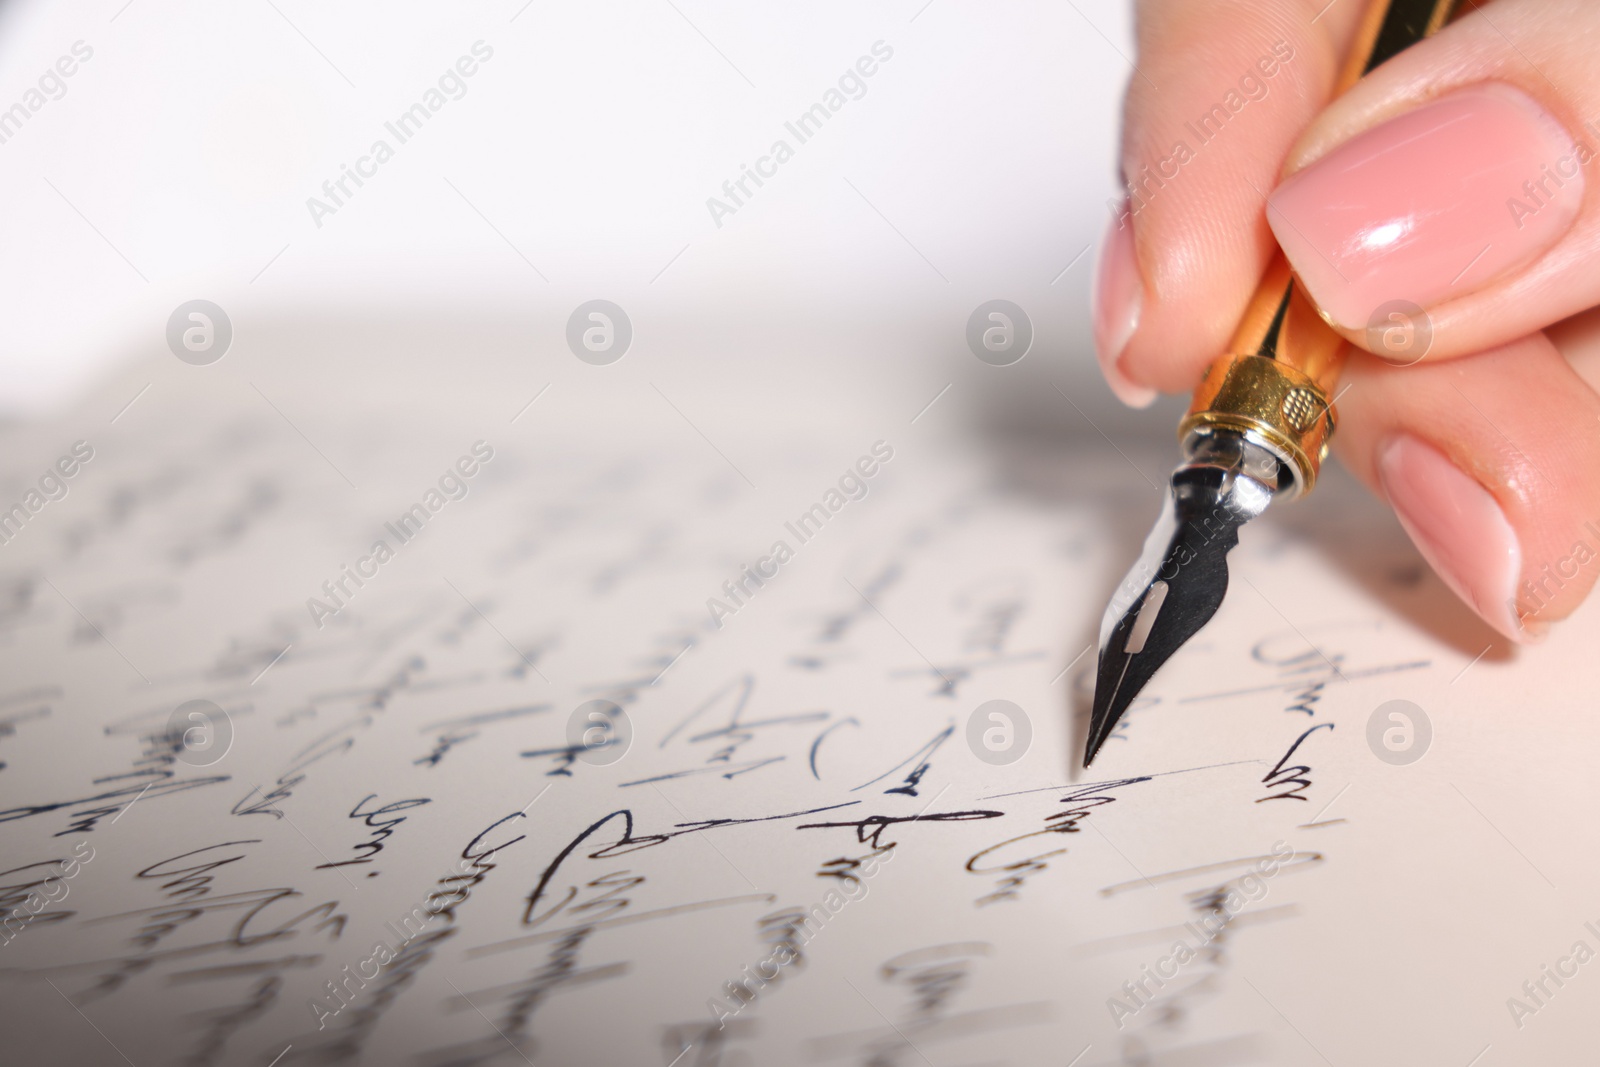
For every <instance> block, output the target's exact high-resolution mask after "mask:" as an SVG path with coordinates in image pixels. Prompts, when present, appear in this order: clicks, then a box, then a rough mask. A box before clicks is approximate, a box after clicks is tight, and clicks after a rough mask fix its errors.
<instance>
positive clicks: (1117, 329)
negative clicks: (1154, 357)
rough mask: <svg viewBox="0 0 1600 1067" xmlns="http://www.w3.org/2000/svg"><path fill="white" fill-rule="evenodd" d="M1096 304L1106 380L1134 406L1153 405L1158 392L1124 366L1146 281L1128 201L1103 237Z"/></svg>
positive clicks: (1098, 351) (1097, 337)
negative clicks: (1131, 376) (1123, 360)
mask: <svg viewBox="0 0 1600 1067" xmlns="http://www.w3.org/2000/svg"><path fill="white" fill-rule="evenodd" d="M1093 302H1094V347H1095V356H1096V358H1097V359H1098V360H1099V362H1100V371H1101V373H1102V374H1103V375H1105V379H1106V384H1107V385H1109V386H1110V387H1111V392H1112V393H1114V394H1115V395H1116V397H1117V399H1118V400H1120V401H1122V402H1123V403H1124V404H1127V405H1128V406H1129V407H1133V408H1145V407H1149V406H1150V405H1151V404H1152V403H1154V402H1155V399H1156V391H1155V390H1154V389H1151V388H1149V387H1148V386H1145V385H1141V384H1139V383H1137V382H1135V381H1134V380H1133V379H1132V378H1130V377H1129V376H1128V374H1127V373H1126V371H1125V370H1124V369H1123V367H1122V354H1123V353H1124V352H1126V351H1127V348H1128V342H1129V341H1131V340H1132V339H1133V335H1134V333H1135V332H1136V331H1137V330H1138V329H1139V318H1140V315H1141V314H1142V312H1143V309H1144V280H1143V278H1142V277H1141V276H1140V273H1139V258H1138V253H1137V251H1136V249H1135V248H1134V243H1133V215H1132V213H1131V212H1130V211H1129V210H1128V204H1127V201H1126V200H1124V201H1123V207H1122V210H1121V211H1120V212H1118V213H1117V214H1116V215H1115V216H1113V217H1112V219H1111V221H1110V222H1109V223H1108V224H1107V226H1106V232H1105V236H1104V237H1102V238H1101V240H1100V253H1099V262H1098V264H1097V265H1096V267H1095V280H1094V296H1093Z"/></svg>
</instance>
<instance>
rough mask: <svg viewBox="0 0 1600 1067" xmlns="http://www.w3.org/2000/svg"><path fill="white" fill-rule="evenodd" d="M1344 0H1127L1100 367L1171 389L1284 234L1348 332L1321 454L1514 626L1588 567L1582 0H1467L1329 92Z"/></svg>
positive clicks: (1591, 116) (1191, 378)
mask: <svg viewBox="0 0 1600 1067" xmlns="http://www.w3.org/2000/svg"><path fill="white" fill-rule="evenodd" d="M1325 4H1326V6H1324V5H1325ZM1363 6H1364V4H1363V3H1362V2H1361V0H1334V2H1332V3H1328V2H1327V0H1141V2H1140V3H1139V6H1138V42H1139V51H1138V55H1137V57H1135V62H1136V63H1137V70H1136V71H1135V72H1134V74H1133V76H1132V79H1131V81H1130V84H1129V88H1128V97H1127V101H1126V108H1125V114H1124V123H1123V138H1122V151H1121V161H1122V170H1123V177H1124V179H1125V184H1126V186H1127V189H1128V192H1129V202H1128V204H1127V205H1125V206H1124V209H1123V210H1122V212H1121V213H1120V214H1118V215H1117V217H1114V218H1113V219H1112V222H1111V225H1110V228H1109V230H1108V232H1107V236H1106V239H1105V243H1104V245H1103V246H1102V250H1101V262H1100V268H1099V276H1098V280H1097V285H1096V298H1095V299H1096V308H1095V334H1096V337H1095V340H1096V344H1097V346H1098V349H1099V355H1100V361H1101V366H1102V367H1103V369H1104V370H1105V374H1106V377H1107V379H1108V380H1109V381H1110V382H1111V385H1112V388H1113V390H1114V391H1115V392H1116V393H1117V395H1118V396H1119V397H1121V398H1122V399H1123V400H1124V401H1126V402H1128V403H1130V404H1135V405H1142V404H1145V403H1149V401H1150V400H1151V399H1153V397H1154V395H1155V390H1164V391H1171V392H1187V391H1189V390H1191V389H1193V387H1194V385H1195V383H1196V381H1197V380H1198V378H1199V375H1200V373H1201V371H1202V370H1203V369H1204V368H1205V367H1206V366H1207V365H1208V364H1209V363H1210V362H1211V361H1212V360H1213V359H1214V358H1216V357H1217V356H1218V355H1220V354H1221V353H1222V352H1223V351H1224V350H1225V349H1226V347H1227V344H1228V341H1229V338H1230V335H1231V333H1232V331H1233V328H1234V326H1235V325H1236V323H1237V321H1238V319H1239V316H1240V314H1241V313H1242V311H1243V310H1244V306H1245V302H1246V301H1247V300H1248V298H1249V296H1250V294H1251V292H1252V290H1253V289H1254V287H1255V283H1256V281H1257V279H1258V278H1259V276H1260V274H1261V272H1262V270H1263V268H1264V267H1265V266H1266V264H1267V262H1268V260H1269V259H1270V258H1271V256H1272V254H1273V251H1274V249H1275V248H1276V247H1277V246H1279V245H1281V246H1282V248H1283V250H1284V252H1285V253H1286V254H1287V255H1288V257H1289V260H1290V262H1291V263H1292V264H1293V266H1294V268H1295V271H1296V273H1297V274H1298V275H1299V277H1300V279H1301V280H1302V282H1303V283H1304V285H1305V287H1306V288H1307V289H1308V290H1309V292H1310V295H1311V296H1312V297H1313V298H1314V299H1315V300H1316V301H1317V303H1318V304H1319V305H1320V307H1321V308H1322V309H1323V311H1324V313H1325V314H1326V315H1327V316H1328V317H1329V318H1330V319H1331V321H1332V322H1333V323H1334V324H1335V326H1336V327H1337V328H1338V329H1339V331H1340V332H1341V333H1342V334H1343V335H1344V336H1345V337H1346V338H1348V339H1349V340H1350V341H1351V342H1352V343H1353V344H1355V345H1358V346H1360V347H1361V349H1363V351H1357V352H1355V353H1354V354H1353V355H1352V357H1351V359H1350V361H1349V364H1348V366H1347V369H1346V371H1345V376H1344V378H1343V380H1342V382H1341V384H1340V389H1341V390H1343V392H1342V395H1341V396H1340V398H1339V413H1340V426H1339V432H1338V435H1337V437H1336V439H1335V447H1336V449H1337V450H1338V452H1339V454H1340V456H1341V458H1342V459H1343V461H1344V462H1345V463H1346V464H1347V465H1348V466H1349V467H1350V468H1351V469H1353V470H1354V471H1355V472H1356V474H1357V475H1359V476H1360V477H1361V478H1362V479H1363V480H1364V481H1366V482H1367V484H1368V485H1370V486H1372V487H1373V488H1374V489H1375V490H1376V491H1378V492H1379V493H1381V494H1382V495H1383V496H1384V497H1385V498H1387V499H1388V501H1389V502H1390V504H1391V505H1392V506H1393V507H1394V509H1395V511H1396V512H1397V513H1398V514H1399V517H1400V521H1401V523H1402V524H1403V525H1404V526H1405V528H1406V530H1407V532H1408V533H1410V535H1411V537H1412V539H1413V540H1414V541H1415V542H1416V543H1417V546H1418V548H1420V549H1421V551H1422V554H1423V555H1424V556H1425V557H1426V558H1427V559H1428V562H1429V563H1431V564H1432V565H1433V567H1434V569H1435V570H1436V571H1438V572H1439V574H1440V575H1441V576H1442V577H1443V578H1444V580H1445V581H1446V582H1447V583H1448V584H1449V585H1450V587H1451V588H1452V589H1454V590H1455V591H1456V592H1457V593H1458V594H1459V595H1460V596H1461V598H1462V599H1463V600H1465V601H1466V602H1467V603H1468V604H1470V605H1472V607H1473V608H1474V609H1475V610H1476V611H1477V612H1478V614H1479V615H1481V616H1482V617H1483V618H1484V619H1485V620H1486V621H1487V622H1488V623H1489V624H1490V625H1492V626H1494V627H1495V628H1496V629H1497V630H1499V631H1501V632H1502V633H1504V634H1506V635H1507V636H1509V637H1513V638H1515V639H1518V640H1529V639H1531V638H1533V637H1537V636H1538V635H1540V634H1541V633H1542V632H1543V630H1544V628H1545V626H1546V625H1547V624H1548V623H1549V622H1551V621H1554V620H1557V619H1561V618H1564V617H1565V616H1566V615H1568V614H1570V613H1571V612H1572V610H1573V609H1574V608H1575V607H1576V606H1577V605H1578V603H1579V602H1580V601H1582V599H1583V597H1584V596H1585V595H1586V594H1587V593H1588V591H1589V588H1590V587H1591V586H1592V585H1593V584H1594V581H1595V579H1596V577H1597V576H1600V394H1597V389H1600V310H1596V308H1597V305H1600V61H1597V60H1596V58H1595V57H1596V56H1600V5H1597V4H1595V3H1594V2H1593V0H1495V2H1492V3H1480V2H1477V0H1462V3H1461V5H1460V8H1459V11H1458V14H1457V17H1456V19H1455V20H1454V21H1453V22H1452V23H1451V24H1450V25H1448V26H1446V27H1445V28H1444V29H1442V30H1441V31H1440V32H1439V33H1438V34H1436V35H1435V36H1433V37H1431V38H1429V39H1428V40H1425V41H1423V42H1421V43H1419V44H1416V45H1414V46H1412V47H1411V48H1410V49H1408V50H1407V51H1405V52H1403V53H1401V54H1400V55H1398V56H1396V57H1395V58H1393V59H1391V60H1390V61H1388V62H1387V63H1385V64H1383V65H1382V66H1381V67H1379V68H1378V69H1376V70H1374V71H1373V72H1372V73H1371V74H1369V75H1368V76H1367V77H1366V78H1364V79H1363V80H1362V81H1361V82H1360V83H1358V84H1357V85H1356V86H1355V88H1353V89H1351V90H1350V91H1349V92H1348V93H1346V94H1345V95H1343V96H1341V97H1340V98H1339V99H1337V100H1334V101H1331V102H1330V100H1329V95H1330V93H1331V91H1332V87H1333V84H1334V82H1335V79H1336V78H1337V76H1338V73H1339V70H1340V68H1341V65H1342V61H1343V56H1344V54H1345V52H1346V50H1347V48H1348V47H1349V42H1350V38H1351V37H1352V35H1353V34H1354V32H1355V29H1356V24H1357V22H1358V21H1359V20H1360V18H1361V15H1362V8H1363ZM1430 335H1431V336H1430ZM1423 348H1426V354H1425V356H1424V358H1422V359H1421V360H1420V361H1419V360H1418V355H1417V353H1418V352H1419V351H1420V350H1422V349H1423Z"/></svg>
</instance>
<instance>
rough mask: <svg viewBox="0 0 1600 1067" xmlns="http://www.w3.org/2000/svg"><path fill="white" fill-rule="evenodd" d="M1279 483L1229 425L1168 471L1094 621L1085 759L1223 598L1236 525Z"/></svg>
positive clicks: (1271, 464) (1262, 505) (1262, 456)
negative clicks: (1135, 554)
mask: <svg viewBox="0 0 1600 1067" xmlns="http://www.w3.org/2000/svg"><path fill="white" fill-rule="evenodd" d="M1277 488H1278V463H1277V460H1276V459H1274V458H1273V457H1272V455H1271V454H1270V453H1268V452H1266V450H1265V449H1262V448H1260V447H1259V446H1257V445H1255V444H1253V443H1251V442H1248V441H1246V440H1245V439H1243V438H1242V437H1238V436H1236V435H1233V434H1218V435H1216V436H1215V437H1213V438H1212V439H1210V440H1207V441H1205V442H1203V443H1202V444H1201V446H1200V447H1199V449H1198V450H1197V454H1196V456H1195V458H1194V459H1192V460H1191V461H1189V462H1188V463H1185V464H1184V465H1182V466H1180V467H1179V468H1178V469H1177V470H1175V471H1173V473H1172V489H1171V492H1170V493H1169V494H1168V497H1167V500H1166V503H1165V505H1164V506H1163V508H1162V511H1161V517H1160V518H1159V519H1158V520H1157V521H1156V525H1155V528H1154V529H1153V530H1151V531H1150V536H1149V538H1147V539H1146V540H1145V545H1144V552H1143V553H1142V554H1141V555H1140V557H1139V560H1138V562H1137V563H1135V564H1134V565H1133V569H1132V570H1130V571H1129V572H1128V575H1127V577H1126V578H1124V579H1123V580H1122V584H1121V585H1120V586H1118V588H1117V591H1116V593H1115V594H1114V595H1113V596H1112V598H1111V603H1110V604H1109V605H1108V606H1107V607H1106V613H1105V616H1104V618H1103V619H1102V620H1101V622H1100V665H1099V673H1098V674H1097V676H1096V678H1095V686H1094V710H1093V712H1092V714H1091V716H1090V720H1089V738H1088V743H1087V744H1086V745H1085V747H1084V754H1083V765H1084V766H1085V767H1087V766H1089V764H1090V763H1092V762H1093V761H1094V757H1095V755H1096V753H1098V752H1099V751H1100V747H1101V746H1102V745H1104V744H1105V742H1106V738H1108V737H1110V736H1111V733H1112V731H1113V730H1115V729H1116V728H1117V723H1119V722H1121V721H1122V716H1123V714H1124V713H1125V712H1126V711H1127V710H1128V706H1129V705H1130V704H1132V703H1133V700H1134V698H1135V697H1137V696H1138V695H1139V692H1140V690H1142V689H1143V688H1144V686H1145V683H1146V682H1148V681H1149V680H1150V678H1151V676H1152V675H1154V674H1155V673H1156V671H1157V670H1159V669H1160V668H1161V665H1162V664H1164V663H1166V661H1167V660H1168V659H1170V658H1171V656H1172V654H1173V653H1174V652H1176V651H1177V650H1178V649H1179V648H1181V647H1182V646H1183V644H1184V642H1186V641H1188V640H1189V638H1191V637H1193V636H1194V635H1195V634H1196V633H1198V632H1199V631H1200V628H1201V627H1203V626H1205V624H1206V623H1207V622H1209V621H1211V617H1212V616H1213V615H1215V614H1216V613H1217V609H1218V608H1219V607H1221V606H1222V598H1223V595H1224V594H1225V593H1227V591H1228V560H1227V555H1228V551H1229V550H1230V549H1231V548H1233V546H1234V545H1236V544H1238V543H1239V527H1241V526H1243V525H1244V524H1245V523H1246V522H1248V521H1249V520H1251V519H1253V518H1255V517H1256V516H1257V515H1259V514H1261V513H1262V512H1263V511H1265V510H1266V507H1267V505H1268V504H1270V503H1271V502H1272V496H1273V493H1274V492H1275V491H1276V490H1277Z"/></svg>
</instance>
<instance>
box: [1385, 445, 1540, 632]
mask: <svg viewBox="0 0 1600 1067" xmlns="http://www.w3.org/2000/svg"><path fill="white" fill-rule="evenodd" d="M1378 477H1379V478H1380V480H1381V481H1382V483H1383V491H1384V495H1385V496H1387V497H1388V498H1389V503H1390V505H1391V506H1392V507H1393V508H1394V510H1395V513H1396V514H1397V515H1399V516H1400V525H1402V526H1404V527H1405V529H1406V533H1408V534H1410V535H1411V540H1413V541H1415V542H1416V544H1417V547H1418V548H1419V549H1421V551H1422V555H1423V557H1424V558H1425V559H1427V561H1428V563H1429V564H1430V565H1431V566H1432V567H1433V569H1434V570H1435V571H1437V572H1438V573H1439V576H1440V577H1441V578H1443V579H1444V580H1445V584H1446V585H1448V586H1449V587H1450V588H1451V589H1453V590H1454V591H1455V594H1456V595H1457V596H1459V597H1460V598H1461V599H1462V600H1465V601H1466V602H1467V603H1468V604H1471V605H1472V607H1473V609H1474V610H1475V611H1477V613H1478V614H1479V615H1481V616H1483V618H1484V621H1486V622H1488V623H1489V625H1491V626H1493V627H1494V628H1495V629H1496V630H1499V631H1500V632H1501V633H1503V634H1505V635H1506V636H1507V637H1509V638H1511V639H1513V640H1516V641H1531V640H1534V639H1536V638H1537V637H1538V636H1540V632H1539V631H1537V630H1535V629H1533V628H1531V627H1525V626H1523V625H1522V624H1521V623H1520V622H1519V621H1518V619H1517V612H1516V609H1515V607H1514V605H1515V603H1516V596H1517V582H1518V581H1519V580H1520V579H1521V577H1522V546H1521V545H1520V544H1519V543H1518V541H1517V534H1516V531H1515V530H1513V529H1512V528H1511V523H1510V522H1509V521H1508V520H1507V519H1506V515H1505V512H1504V511H1502V510H1500V505H1499V503H1497V502H1496V501H1495V498H1494V496H1493V495H1492V494H1491V493H1490V492H1489V491H1488V490H1487V489H1485V488H1484V487H1483V486H1481V485H1479V484H1478V483H1477V481H1475V480H1474V479H1473V478H1471V477H1469V476H1468V475H1467V474H1465V473H1464V472H1463V471H1462V470H1461V469H1460V468H1459V467H1457V466H1456V465H1455V464H1454V463H1452V462H1450V460H1449V459H1447V458H1446V457H1445V456H1444V454H1443V453H1441V452H1440V451H1439V450H1438V449H1436V448H1434V447H1433V446H1432V445H1429V444H1426V443H1424V442H1423V441H1421V440H1419V439H1418V438H1415V437H1412V436H1411V435H1409V434H1401V435H1399V436H1397V437H1394V438H1392V439H1391V440H1390V441H1388V442H1387V443H1386V444H1385V445H1384V446H1383V447H1382V448H1381V449H1380V450H1379V452H1378Z"/></svg>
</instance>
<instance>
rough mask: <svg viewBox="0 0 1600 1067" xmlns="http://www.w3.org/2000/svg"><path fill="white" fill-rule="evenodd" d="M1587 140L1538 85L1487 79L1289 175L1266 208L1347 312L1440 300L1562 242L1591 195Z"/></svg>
mask: <svg viewBox="0 0 1600 1067" xmlns="http://www.w3.org/2000/svg"><path fill="white" fill-rule="evenodd" d="M1582 152H1583V149H1582V147H1581V146H1579V145H1578V144H1576V143H1575V142H1574V141H1573V138H1572V135H1571V134H1569V133H1568V132H1567V131H1566V130H1565V129H1564V128H1563V127H1562V126H1561V124H1560V123H1558V122H1557V121H1556V120H1555V119H1554V118H1552V117H1551V116H1550V115H1549V114H1548V113H1547V112H1546V111H1545V110H1544V109H1543V108H1542V107H1540V106H1539V104H1538V103H1537V102H1535V101H1534V100H1533V98H1532V97H1530V96H1528V95H1527V94H1525V93H1523V92H1522V91H1520V90H1518V89H1513V88H1511V87H1510V86H1508V85H1503V84H1500V83H1493V82H1491V83H1486V84H1483V85H1478V86H1474V87H1473V88H1470V89H1462V90H1460V91H1458V92H1454V93H1451V94H1449V95H1448V96H1444V97H1440V98H1439V99H1438V100H1435V101H1434V102H1433V103H1431V104H1427V105H1424V106H1423V107H1419V108H1417V109H1416V110H1414V111H1410V112H1407V113H1406V114H1404V115H1401V116H1400V117H1399V118H1395V119H1390V120H1389V121H1388V122H1386V123H1384V124H1383V125H1381V126H1377V127H1375V128H1373V129H1370V130H1367V131H1366V132H1365V133H1362V134H1360V135H1358V136H1356V137H1354V138H1352V139H1351V140H1349V141H1347V142H1345V143H1344V144H1343V145H1340V146H1339V147H1338V148H1336V149H1334V150H1333V151H1332V152H1330V153H1328V155H1326V156H1324V157H1323V158H1322V159H1319V160H1318V161H1317V162H1315V163H1313V164H1311V166H1309V167H1307V168H1306V169H1305V170H1302V171H1300V172H1299V173H1297V174H1293V175H1291V176H1290V177H1289V178H1287V179H1286V180H1285V181H1284V182H1283V184H1282V185H1280V186H1278V188H1277V189H1276V190H1275V191H1274V192H1273V194H1272V196H1271V197H1270V198H1269V202H1268V209H1267V221H1268V223H1270V224H1271V226H1272V232H1273V233H1274V234H1276V235H1277V238H1278V243H1279V244H1280V245H1282V246H1283V250H1284V253H1285V254H1286V255H1287V256H1288V257H1289V262H1290V263H1292V264H1293V265H1294V268H1295V272H1296V273H1297V274H1298V275H1299V276H1300V278H1301V280H1302V281H1304V283H1305V285H1306V287H1307V288H1308V289H1309V290H1310V292H1311V296H1312V297H1313V298H1314V299H1315V300H1316V302H1317V303H1318V304H1319V305H1321V307H1322V310H1323V311H1324V312H1326V313H1327V315H1328V316H1329V317H1330V318H1332V319H1333V321H1334V322H1335V323H1336V324H1338V325H1339V326H1342V327H1345V328H1347V329H1363V328H1365V327H1366V326H1367V325H1368V324H1369V322H1371V321H1372V319H1373V316H1374V314H1375V313H1376V312H1377V311H1378V310H1379V309H1380V308H1382V307H1383V305H1385V304H1390V303H1394V302H1405V303H1410V304H1414V305H1417V306H1419V307H1423V308H1426V307H1432V306H1435V305H1438V304H1442V303H1444V302H1445V301H1447V300H1451V299H1454V298H1456V297H1460V296H1465V295H1467V294H1469V293H1472V292H1475V291H1477V290H1479V289H1482V288H1483V287H1484V286H1486V285H1488V284H1489V283H1490V282H1492V281H1494V280H1495V279H1497V278H1499V277H1501V276H1503V275H1505V274H1506V273H1507V272H1509V271H1512V270H1514V269H1515V268H1517V267H1520V266H1523V265H1524V264H1527V263H1528V262H1530V261H1532V260H1533V259H1534V258H1535V257H1537V256H1538V255H1539V254H1540V253H1542V252H1544V251H1545V249H1547V248H1549V247H1550V246H1551V245H1553V244H1555V243H1556V241H1557V240H1559V239H1560V238H1561V235H1562V234H1564V233H1565V232H1566V231H1567V228H1568V227H1569V226H1570V225H1571V224H1572V220H1573V219H1574V218H1576V217H1577V214H1578V208H1579V206H1580V204H1582V202H1583V187H1584V176H1583V172H1582V163H1583V162H1585V161H1586V160H1587V158H1588V157H1587V156H1586V155H1580V153H1582Z"/></svg>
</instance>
